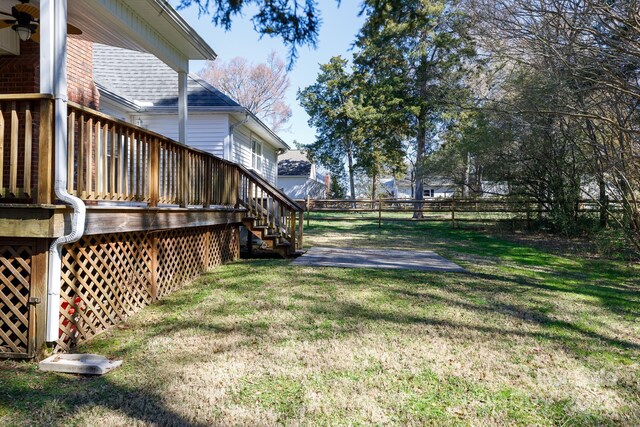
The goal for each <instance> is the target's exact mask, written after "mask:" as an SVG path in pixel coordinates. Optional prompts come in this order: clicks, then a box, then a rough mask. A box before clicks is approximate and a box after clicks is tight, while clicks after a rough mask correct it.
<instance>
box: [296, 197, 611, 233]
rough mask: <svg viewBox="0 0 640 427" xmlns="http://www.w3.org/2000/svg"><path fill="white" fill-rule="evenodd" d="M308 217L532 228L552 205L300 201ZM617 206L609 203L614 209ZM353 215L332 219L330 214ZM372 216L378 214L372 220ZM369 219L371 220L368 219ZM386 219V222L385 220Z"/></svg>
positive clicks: (586, 206) (584, 206)
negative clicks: (520, 223)
mask: <svg viewBox="0 0 640 427" xmlns="http://www.w3.org/2000/svg"><path fill="white" fill-rule="evenodd" d="M298 203H299V204H301V205H302V206H304V209H305V212H306V213H307V225H308V224H309V220H310V218H311V214H312V213H313V212H315V213H321V215H318V216H317V217H316V219H323V220H363V219H365V220H373V221H376V220H377V221H378V225H379V226H380V224H381V221H382V219H384V220H385V221H406V220H410V219H412V218H413V216H414V214H415V213H417V212H419V213H421V214H422V218H421V219H422V220H426V221H445V222H447V221H448V222H450V223H451V225H452V226H453V227H455V226H456V223H458V222H478V221H480V222H500V221H524V222H526V225H527V227H530V225H531V221H532V220H534V219H535V218H540V217H543V216H544V215H546V214H547V213H548V212H549V204H548V203H541V202H539V201H535V200H515V199H506V198H496V197H492V198H479V199H463V198H430V199H424V200H411V199H356V200H350V199H349V200H346V199H317V200H312V199H306V200H298ZM615 204H616V202H610V209H615ZM599 209H600V206H599V205H598V204H597V203H595V202H594V201H592V200H582V201H580V205H579V207H578V211H579V212H591V213H597V212H599ZM331 213H337V214H354V215H352V216H350V217H348V216H345V215H341V216H340V217H331V216H329V215H327V214H331ZM371 214H377V215H375V216H372V215H371ZM367 215H368V216H367ZM383 217H384V218H383Z"/></svg>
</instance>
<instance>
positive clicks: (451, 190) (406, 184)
mask: <svg viewBox="0 0 640 427" xmlns="http://www.w3.org/2000/svg"><path fill="white" fill-rule="evenodd" d="M381 182H382V185H383V186H384V187H385V189H386V190H387V192H388V193H389V196H390V197H395V198H398V199H410V198H412V195H413V183H412V182H411V181H410V180H409V179H406V178H383V179H381ZM422 189H423V192H424V197H425V198H438V197H453V196H454V195H456V194H457V186H456V185H455V183H454V182H453V181H452V180H450V179H446V178H442V177H427V178H425V180H424V183H423V185H422Z"/></svg>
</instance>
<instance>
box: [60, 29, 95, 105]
mask: <svg viewBox="0 0 640 427" xmlns="http://www.w3.org/2000/svg"><path fill="white" fill-rule="evenodd" d="M67 49H68V58H67V85H68V87H67V89H68V96H69V100H70V101H73V102H77V103H78V104H82V105H84V106H87V107H91V108H95V109H98V108H99V106H100V95H99V93H98V89H97V88H96V85H95V84H94V83H93V43H91V42H87V41H84V40H78V39H73V38H69V39H68V40H67Z"/></svg>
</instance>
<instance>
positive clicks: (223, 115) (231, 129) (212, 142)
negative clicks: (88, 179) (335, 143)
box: [93, 44, 289, 185]
mask: <svg viewBox="0 0 640 427" xmlns="http://www.w3.org/2000/svg"><path fill="white" fill-rule="evenodd" d="M93 76H94V80H95V83H96V86H97V88H98V91H99V92H100V109H101V111H103V112H105V113H106V114H110V115H112V116H116V117H118V118H120V119H122V120H125V121H127V122H130V123H133V124H136V125H138V126H141V127H144V128H146V129H149V130H151V131H154V132H157V133H159V134H162V135H165V136H167V137H169V138H172V139H175V140H178V133H179V125H178V124H179V117H178V73H177V72H175V71H174V70H173V69H171V68H170V67H169V66H167V65H166V64H164V63H163V62H162V61H160V60H158V59H157V58H156V57H154V56H153V55H150V54H147V53H142V52H137V51H132V50H126V49H121V48H116V47H112V46H105V45H100V44H95V45H94V47H93ZM187 94H188V119H187V120H188V124H189V126H188V127H187V135H186V142H187V144H188V145H189V146H191V147H194V148H198V149H200V150H203V151H207V152H209V153H211V154H213V155H216V156H218V157H221V158H224V159H226V160H230V161H233V162H236V163H239V164H242V165H244V166H246V167H248V168H250V169H254V170H256V171H257V172H258V173H260V174H261V175H262V176H263V177H265V178H266V179H267V180H268V181H269V182H271V183H272V184H273V185H276V183H277V158H278V154H280V153H283V152H285V151H286V150H288V149H289V146H288V145H287V144H286V143H285V142H284V141H283V140H282V139H280V137H278V135H276V134H275V133H274V132H273V131H271V129H269V127H268V126H267V125H265V124H264V123H263V122H262V121H261V120H260V119H258V118H257V117H256V116H255V115H253V114H252V113H251V112H250V111H249V110H247V109H246V108H244V107H243V106H241V105H240V104H238V103H237V102H236V101H234V100H233V99H231V98H230V97H228V96H226V95H224V94H223V93H222V92H220V91H219V90H217V89H216V88H215V87H213V86H211V85H210V84H208V83H207V82H205V81H204V80H202V79H200V78H199V77H198V76H196V75H193V74H189V76H188V81H187Z"/></svg>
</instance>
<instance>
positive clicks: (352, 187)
mask: <svg viewBox="0 0 640 427" xmlns="http://www.w3.org/2000/svg"><path fill="white" fill-rule="evenodd" d="M347 160H348V162H349V190H350V191H351V200H355V199H356V183H355V179H354V177H353V175H354V172H353V152H352V151H351V148H349V149H348V150H347Z"/></svg>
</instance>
